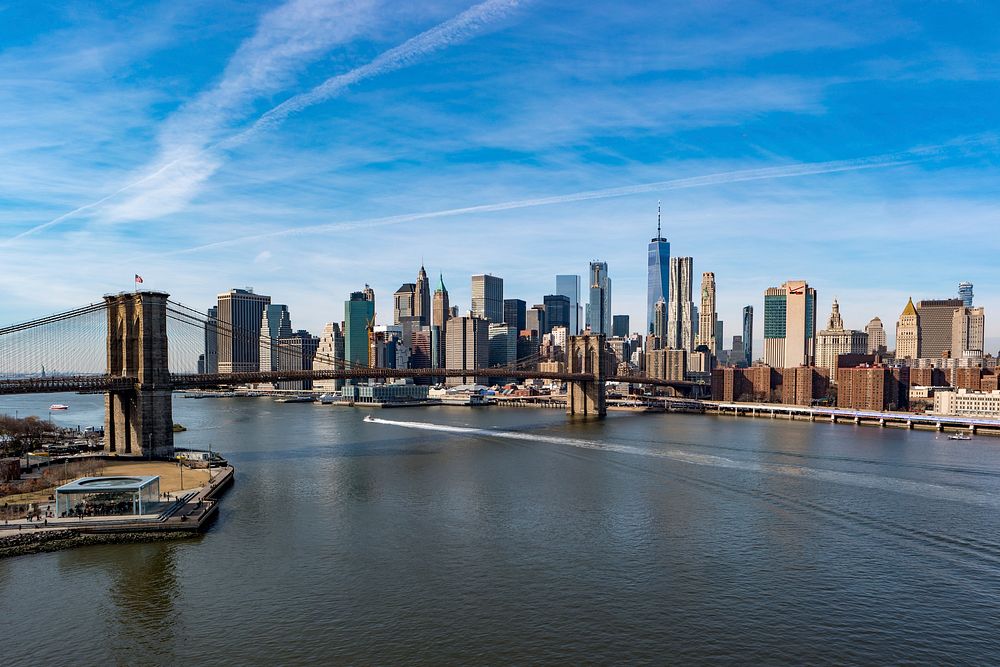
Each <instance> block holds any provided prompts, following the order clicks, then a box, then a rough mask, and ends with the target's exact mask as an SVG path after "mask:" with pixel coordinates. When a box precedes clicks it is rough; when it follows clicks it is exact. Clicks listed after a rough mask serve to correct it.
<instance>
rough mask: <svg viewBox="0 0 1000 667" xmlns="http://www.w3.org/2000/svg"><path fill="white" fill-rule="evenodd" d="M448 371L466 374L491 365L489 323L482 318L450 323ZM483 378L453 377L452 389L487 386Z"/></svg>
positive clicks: (475, 376)
mask: <svg viewBox="0 0 1000 667" xmlns="http://www.w3.org/2000/svg"><path fill="white" fill-rule="evenodd" d="M446 340H447V351H446V352H445V360H446V368H448V369H452V370H465V369H473V368H486V367H487V366H489V363H490V336H489V322H488V321H486V320H484V319H482V318H479V317H454V318H452V319H451V320H450V321H449V322H448V332H447V334H446ZM485 382H486V377H485V376H482V375H478V376H477V375H475V374H474V373H472V374H470V375H463V376H459V377H449V378H448V379H447V382H446V383H447V384H448V385H450V386H455V385H460V384H473V383H475V384H485Z"/></svg>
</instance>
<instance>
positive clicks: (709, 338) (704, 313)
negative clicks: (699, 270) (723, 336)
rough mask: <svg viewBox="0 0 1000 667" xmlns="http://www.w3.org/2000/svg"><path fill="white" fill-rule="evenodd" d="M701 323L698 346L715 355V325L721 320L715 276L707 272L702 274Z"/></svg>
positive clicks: (699, 311) (699, 325) (699, 310)
mask: <svg viewBox="0 0 1000 667" xmlns="http://www.w3.org/2000/svg"><path fill="white" fill-rule="evenodd" d="M698 316H699V318H700V319H701V321H700V322H699V323H698V342H697V343H696V345H695V346H696V347H697V346H698V345H704V346H706V347H707V348H708V351H709V352H711V353H712V354H715V323H716V321H717V320H718V319H719V318H718V315H717V313H716V312H715V274H714V273H712V272H711V271H706V272H705V273H703V274H701V308H699V309H698Z"/></svg>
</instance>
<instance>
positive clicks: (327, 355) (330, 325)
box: [313, 322, 344, 391]
mask: <svg viewBox="0 0 1000 667" xmlns="http://www.w3.org/2000/svg"><path fill="white" fill-rule="evenodd" d="M313 368H314V369H315V370H317V371H333V370H341V369H343V368H344V334H343V333H342V332H341V330H340V325H339V324H337V323H336V322H327V324H326V326H324V327H323V333H322V334H320V337H319V343H318V345H317V347H316V357H315V359H314V361H313ZM343 386H344V381H343V380H314V381H313V388H314V389H320V390H323V391H333V390H336V389H341V388H343Z"/></svg>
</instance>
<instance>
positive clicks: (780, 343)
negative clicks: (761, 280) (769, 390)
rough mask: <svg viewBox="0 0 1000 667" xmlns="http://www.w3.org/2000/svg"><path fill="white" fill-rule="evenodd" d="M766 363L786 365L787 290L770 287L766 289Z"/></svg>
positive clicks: (776, 365)
mask: <svg viewBox="0 0 1000 667" xmlns="http://www.w3.org/2000/svg"><path fill="white" fill-rule="evenodd" d="M764 363H765V364H767V365H768V366H771V367H772V368H784V367H785V290H784V288H782V287H768V288H767V290H765V291H764Z"/></svg>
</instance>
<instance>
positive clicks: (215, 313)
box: [202, 306, 219, 375]
mask: <svg viewBox="0 0 1000 667" xmlns="http://www.w3.org/2000/svg"><path fill="white" fill-rule="evenodd" d="M207 314H208V319H207V320H206V322H205V365H204V366H203V367H202V369H203V370H204V372H205V373H208V374H210V375H214V374H215V373H218V372H219V324H218V320H219V307H218V306H212V307H211V308H209V309H208V313H207Z"/></svg>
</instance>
